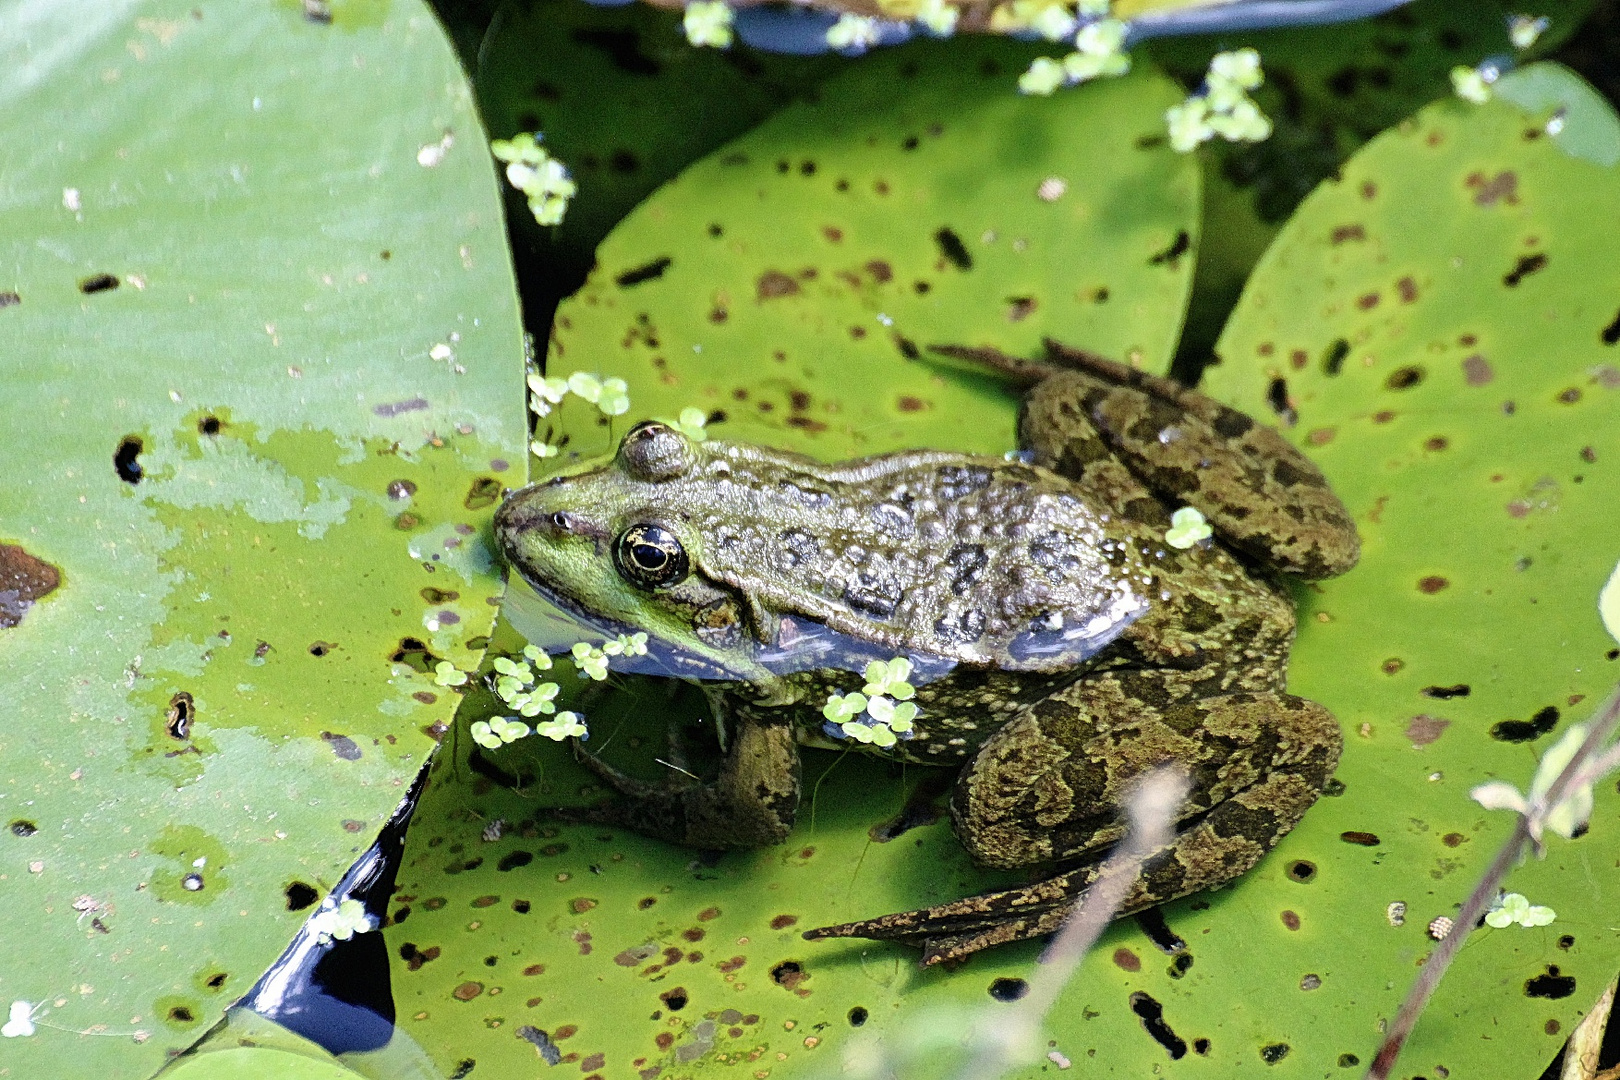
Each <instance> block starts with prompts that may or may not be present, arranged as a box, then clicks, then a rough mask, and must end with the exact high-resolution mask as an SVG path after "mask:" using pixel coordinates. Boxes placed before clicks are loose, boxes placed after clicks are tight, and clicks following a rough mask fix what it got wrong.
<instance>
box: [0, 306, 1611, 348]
mask: <svg viewBox="0 0 1620 1080" xmlns="http://www.w3.org/2000/svg"><path fill="white" fill-rule="evenodd" d="M10 295H12V296H16V295H17V294H16V293H11V294H10ZM0 299H4V294H0ZM4 306H5V305H4V304H3V303H0V307H4ZM1598 337H1600V338H1602V339H1603V344H1605V345H1613V344H1615V343H1616V342H1620V311H1617V312H1615V313H1614V321H1613V322H1611V323H1610V324H1609V325H1608V326H1605V327H1604V328H1603V332H1602V333H1601V334H1599V335H1598Z"/></svg>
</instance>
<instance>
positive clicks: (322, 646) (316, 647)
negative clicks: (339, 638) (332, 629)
mask: <svg viewBox="0 0 1620 1080" xmlns="http://www.w3.org/2000/svg"><path fill="white" fill-rule="evenodd" d="M335 648H337V643H336V642H332V641H315V642H311V643H310V646H309V655H311V656H313V657H316V658H320V657H322V656H325V655H326V654H327V653H329V652H331V651H332V650H333V649H335Z"/></svg>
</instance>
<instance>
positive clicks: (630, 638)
mask: <svg viewBox="0 0 1620 1080" xmlns="http://www.w3.org/2000/svg"><path fill="white" fill-rule="evenodd" d="M602 652H603V654H604V655H606V656H646V655H647V635H646V634H644V633H642V632H641V631H640V630H637V631H636V632H635V633H633V634H620V635H619V636H618V637H616V638H614V639H613V640H612V641H604V642H603V643H602Z"/></svg>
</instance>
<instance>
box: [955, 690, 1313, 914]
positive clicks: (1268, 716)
mask: <svg viewBox="0 0 1620 1080" xmlns="http://www.w3.org/2000/svg"><path fill="white" fill-rule="evenodd" d="M1173 678H1174V676H1168V677H1166V679H1167V681H1168V680H1170V679H1173ZM1151 681H1152V680H1151V677H1149V678H1146V679H1144V678H1143V677H1142V676H1140V675H1139V676H1137V677H1136V678H1135V679H1134V680H1133V682H1132V686H1133V689H1134V691H1135V692H1127V691H1126V690H1125V688H1124V686H1123V685H1122V684H1121V683H1120V681H1118V680H1117V679H1115V678H1114V677H1113V676H1098V677H1093V678H1090V679H1085V680H1082V681H1081V682H1079V683H1076V684H1074V685H1073V686H1070V687H1068V688H1067V689H1065V690H1064V691H1062V692H1060V693H1058V694H1055V695H1053V696H1052V697H1050V698H1047V699H1046V700H1044V701H1041V702H1038V703H1036V704H1034V705H1032V706H1030V707H1029V708H1028V709H1026V710H1025V711H1024V712H1023V713H1021V714H1019V715H1018V716H1017V717H1015V718H1014V719H1013V720H1012V721H1011V722H1009V723H1008V724H1007V725H1006V726H1004V727H1003V728H1002V729H1001V730H1000V731H998V732H997V733H996V734H995V735H994V736H992V737H991V738H990V739H989V740H988V741H987V742H986V743H985V744H984V746H983V747H981V748H980V751H979V753H978V755H977V756H976V757H975V758H974V760H973V761H972V762H971V763H969V764H968V766H967V767H966V768H965V769H964V770H963V773H962V777H961V779H960V781H959V782H958V784H957V786H956V792H955V797H954V799H953V802H952V807H951V809H952V815H953V817H954V819H955V824H956V832H957V835H958V836H959V837H960V838H961V840H962V843H963V845H964V846H965V847H967V849H968V850H969V852H971V853H972V855H973V856H974V858H976V859H978V860H979V861H980V862H983V863H985V864H987V865H990V866H998V867H1018V866H1029V865H1032V864H1040V863H1051V862H1063V861H1067V860H1074V859H1081V858H1086V857H1088V856H1094V855H1098V854H1100V853H1101V852H1102V851H1103V849H1105V848H1106V847H1108V846H1109V845H1112V844H1113V843H1115V842H1116V841H1117V840H1119V838H1120V836H1121V835H1122V826H1121V825H1120V823H1119V810H1118V807H1119V800H1120V797H1121V795H1122V794H1123V792H1124V791H1125V790H1126V788H1127V787H1128V786H1129V784H1130V781H1131V780H1133V779H1134V778H1135V777H1136V776H1137V775H1139V774H1140V773H1142V772H1143V771H1144V770H1146V769H1149V768H1152V767H1153V766H1155V765H1158V764H1161V763H1164V762H1168V761H1176V762H1180V763H1181V764H1183V765H1184V766H1186V767H1187V768H1188V769H1190V770H1191V773H1192V780H1193V791H1192V793H1191V795H1190V796H1189V797H1188V800H1187V804H1186V806H1185V807H1184V808H1183V811H1182V814H1181V816H1180V821H1181V823H1182V826H1183V828H1185V827H1186V826H1187V825H1188V824H1189V823H1193V822H1196V823H1197V824H1196V825H1195V826H1194V827H1193V828H1191V829H1190V830H1189V831H1187V832H1186V833H1185V834H1184V835H1183V836H1182V837H1181V838H1180V839H1178V840H1177V842H1176V845H1177V847H1178V848H1183V849H1185V855H1186V859H1185V860H1183V862H1186V861H1187V860H1190V862H1191V864H1196V870H1195V871H1194V872H1191V873H1184V877H1185V878H1186V880H1185V887H1184V888H1180V889H1179V891H1178V892H1177V893H1176V895H1181V893H1183V892H1192V891H1195V890H1196V889H1200V888H1207V887H1209V885H1211V884H1214V883H1216V881H1217V880H1226V879H1227V878H1230V877H1233V876H1236V875H1237V874H1239V873H1242V872H1243V870H1245V869H1247V868H1248V867H1249V866H1251V865H1253V863H1254V862H1255V861H1256V860H1257V859H1258V858H1259V857H1260V855H1261V854H1263V853H1264V852H1265V851H1266V850H1267V849H1269V848H1270V847H1271V846H1272V845H1273V844H1275V843H1276V842H1277V840H1278V839H1280V838H1281V837H1282V836H1283V834H1285V833H1286V832H1287V831H1288V830H1289V829H1291V828H1293V826H1294V824H1295V823H1296V822H1298V820H1299V818H1300V817H1301V815H1303V814H1304V812H1305V810H1306V808H1308V807H1309V806H1310V804H1311V803H1312V802H1313V801H1314V800H1315V798H1316V796H1317V795H1318V794H1319V793H1320V791H1321V789H1322V785H1323V784H1324V783H1326V781H1327V778H1328V777H1329V776H1330V775H1331V774H1332V771H1333V769H1334V767H1335V766H1336V765H1337V764H1338V757H1339V747H1340V741H1341V740H1340V734H1339V728H1338V724H1337V723H1336V722H1335V721H1334V719H1333V717H1332V715H1331V714H1329V713H1328V711H1327V710H1326V709H1324V708H1322V707H1321V706H1320V705H1317V704H1316V703H1315V702H1311V701H1307V700H1305V699H1304V698H1298V697H1294V696H1292V695H1288V694H1272V693H1256V694H1233V695H1228V696H1224V697H1215V698H1202V699H1197V700H1194V701H1190V702H1187V703H1183V704H1178V705H1165V706H1163V707H1156V706H1154V705H1152V704H1149V703H1148V701H1146V700H1143V698H1142V695H1141V689H1142V686H1143V685H1144V683H1151ZM1159 700H1164V699H1163V698H1161V699H1159ZM1177 858H1180V856H1176V857H1172V858H1171V859H1170V860H1169V861H1167V862H1165V863H1164V868H1163V869H1162V871H1158V872H1160V873H1162V875H1165V876H1166V880H1165V882H1163V883H1162V884H1166V885H1167V884H1169V881H1168V876H1169V875H1173V874H1174V873H1176V872H1177V871H1175V870H1174V869H1172V864H1174V863H1176V859H1177ZM1211 860H1215V862H1218V863H1219V864H1220V866H1221V867H1223V868H1224V869H1220V870H1212V869H1209V867H1210V866H1211V865H1212V863H1211ZM1239 863H1241V864H1242V865H1241V866H1239V865H1238V864H1239ZM1160 887H1161V886H1160V885H1159V884H1155V885H1153V886H1152V888H1153V890H1154V891H1157V890H1158V889H1159V888H1160ZM1161 898H1162V897H1161Z"/></svg>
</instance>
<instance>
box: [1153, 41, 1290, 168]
mask: <svg viewBox="0 0 1620 1080" xmlns="http://www.w3.org/2000/svg"><path fill="white" fill-rule="evenodd" d="M1264 81H1265V75H1264V74H1263V73H1262V72H1261V70H1260V54H1259V53H1258V52H1256V51H1255V50H1253V49H1236V50H1233V51H1232V52H1223V53H1216V54H1215V56H1214V58H1213V59H1211V60H1210V62H1209V71H1208V72H1207V73H1206V74H1205V75H1204V85H1203V88H1202V90H1201V92H1199V93H1197V94H1194V95H1192V96H1191V97H1189V98H1188V99H1187V100H1186V101H1183V102H1182V103H1181V104H1180V105H1172V106H1171V107H1170V108H1169V109H1168V110H1167V111H1166V112H1165V114H1164V120H1165V124H1166V125H1167V126H1168V127H1169V129H1170V146H1171V148H1172V149H1174V150H1176V151H1177V152H1179V153H1183V154H1185V153H1189V152H1191V151H1192V150H1195V149H1197V148H1198V146H1199V145H1200V144H1201V143H1205V142H1208V141H1209V140H1210V139H1213V138H1214V137H1215V136H1217V135H1219V136H1220V137H1221V138H1223V139H1225V140H1226V141H1228V142H1263V141H1264V140H1266V139H1267V138H1269V137H1270V136H1271V121H1270V120H1269V119H1267V118H1266V115H1265V114H1264V113H1262V112H1261V111H1260V106H1258V105H1256V104H1255V103H1254V99H1253V98H1251V97H1249V91H1250V90H1254V89H1256V88H1258V87H1259V86H1260V84H1261V83H1262V82H1264Z"/></svg>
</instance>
